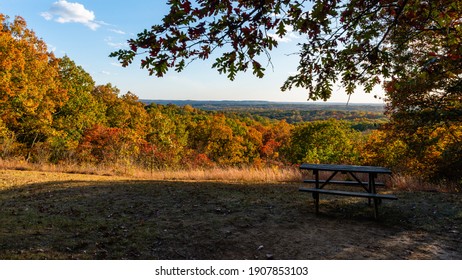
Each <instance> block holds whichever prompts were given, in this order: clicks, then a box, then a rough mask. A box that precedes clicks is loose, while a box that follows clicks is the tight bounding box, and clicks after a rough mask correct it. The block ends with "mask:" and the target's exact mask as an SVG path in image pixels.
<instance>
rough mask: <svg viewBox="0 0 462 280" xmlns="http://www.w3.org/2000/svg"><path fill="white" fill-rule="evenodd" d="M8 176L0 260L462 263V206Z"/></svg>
mask: <svg viewBox="0 0 462 280" xmlns="http://www.w3.org/2000/svg"><path fill="white" fill-rule="evenodd" d="M299 186H300V184H282V183H281V184H249V183H246V184H237V183H223V182H184V181H183V182H162V181H148V180H140V181H136V180H133V179H126V178H117V177H101V176H89V175H77V174H60V173H44V172H31V171H6V170H0V225H1V226H0V259H353V260H356V259H419V260H423V259H462V245H461V242H460V241H461V237H462V236H461V230H462V195H461V194H460V193H459V194H450V193H437V192H405V191H396V190H394V191H393V193H394V194H396V195H397V196H398V197H399V200H397V201H384V202H383V204H382V205H380V207H379V213H380V218H379V220H377V221H376V220H374V219H373V209H372V208H370V207H368V205H367V203H366V202H367V200H364V199H354V198H344V197H333V196H329V197H325V198H324V197H322V199H321V205H320V210H321V214H319V215H315V213H314V206H313V202H312V198H311V195H310V194H307V193H300V192H298V187H299Z"/></svg>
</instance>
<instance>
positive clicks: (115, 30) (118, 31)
mask: <svg viewBox="0 0 462 280" xmlns="http://www.w3.org/2000/svg"><path fill="white" fill-rule="evenodd" d="M109 31H111V32H114V33H117V34H121V35H125V34H126V33H125V32H124V31H122V30H118V29H109Z"/></svg>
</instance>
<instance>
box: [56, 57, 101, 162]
mask: <svg viewBox="0 0 462 280" xmlns="http://www.w3.org/2000/svg"><path fill="white" fill-rule="evenodd" d="M58 66H59V79H60V87H61V88H62V89H64V90H66V91H67V96H68V100H67V101H66V102H65V103H64V104H63V106H61V107H60V108H58V109H57V111H56V113H55V114H54V116H53V127H54V129H55V130H56V133H54V134H53V136H52V137H51V138H50V139H49V140H48V142H49V143H50V145H51V148H52V153H53V154H52V158H51V160H53V161H57V160H60V159H64V158H65V157H66V156H70V154H69V153H72V152H73V151H74V150H75V149H76V148H77V146H78V143H79V141H80V139H81V137H82V135H83V134H84V132H85V130H87V129H89V128H91V127H93V126H94V125H96V124H98V123H104V122H105V118H106V116H105V110H106V108H105V106H104V104H102V103H101V102H98V101H97V100H96V99H95V97H94V96H93V95H92V91H93V89H94V87H95V82H94V81H93V78H92V77H91V76H90V74H88V73H87V72H86V71H85V70H84V69H83V68H82V67H81V66H77V65H76V64H75V62H74V61H72V60H71V59H70V58H69V57H67V56H64V57H63V58H60V59H58Z"/></svg>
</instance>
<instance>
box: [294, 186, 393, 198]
mask: <svg viewBox="0 0 462 280" xmlns="http://www.w3.org/2000/svg"><path fill="white" fill-rule="evenodd" d="M298 190H299V191H301V192H311V193H320V194H332V195H341V196H354V197H364V198H380V199H391V200H397V199H398V198H397V197H396V196H395V195H392V194H377V193H367V192H347V191H338V190H325V189H316V188H299V189H298Z"/></svg>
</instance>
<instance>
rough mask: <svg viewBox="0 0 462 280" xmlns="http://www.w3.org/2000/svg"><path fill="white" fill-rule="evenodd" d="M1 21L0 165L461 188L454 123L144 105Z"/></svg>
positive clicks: (15, 23)
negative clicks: (218, 171) (342, 166)
mask: <svg viewBox="0 0 462 280" xmlns="http://www.w3.org/2000/svg"><path fill="white" fill-rule="evenodd" d="M0 21H1V26H2V29H1V32H0V157H1V160H2V161H13V160H14V161H22V162H32V163H47V164H56V165H60V164H71V163H72V164H80V165H94V166H101V168H107V167H111V166H114V165H118V166H125V167H127V168H139V169H145V170H167V169H207V168H212V167H230V166H233V167H242V168H256V169H258V168H262V167H266V166H270V167H277V168H285V167H290V166H297V165H298V164H300V163H302V162H311V163H346V164H359V165H380V166H386V167H389V168H391V169H393V170H394V171H395V172H398V173H400V174H412V175H413V176H418V177H419V178H424V179H426V180H453V181H456V182H460V180H461V173H460V172H459V171H460V170H462V148H461V145H460V139H461V138H462V126H461V125H460V124H458V123H437V122H435V124H434V125H432V126H430V127H420V128H418V129H416V130H415V131H411V130H406V129H403V127H404V123H403V122H396V121H393V120H390V117H389V114H390V111H386V114H387V115H384V114H383V113H382V112H381V111H372V112H371V111H349V112H346V113H345V112H341V111H329V110H307V111H299V115H298V116H296V117H294V116H293V114H294V112H292V111H289V110H281V109H277V108H267V107H264V106H263V108H258V110H257V109H255V110H252V111H251V112H250V111H247V112H246V111H242V110H238V109H236V108H230V110H204V109H200V108H196V107H193V106H191V105H189V104H184V105H173V104H157V103H155V102H154V103H150V104H146V103H145V102H143V101H142V100H139V99H138V97H137V96H136V94H135V93H132V92H127V93H121V92H120V91H119V89H118V88H117V86H116V85H111V84H105V85H97V84H95V82H94V80H93V79H92V77H91V75H90V74H89V73H87V72H86V71H85V70H84V69H83V68H82V67H81V66H78V65H77V64H76V63H75V62H74V61H73V60H72V59H71V58H70V57H67V56H64V57H56V56H55V55H54V54H53V53H52V52H50V51H49V50H48V49H47V45H46V43H45V42H44V41H42V40H41V39H39V38H38V37H37V35H36V34H35V33H34V32H33V31H32V30H30V29H28V28H27V24H26V21H25V20H24V19H23V18H21V17H16V18H14V19H13V20H10V19H9V18H8V17H7V16H6V15H2V14H0ZM153 91H155V89H153ZM265 108H266V109H265ZM300 112H301V113H300Z"/></svg>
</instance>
